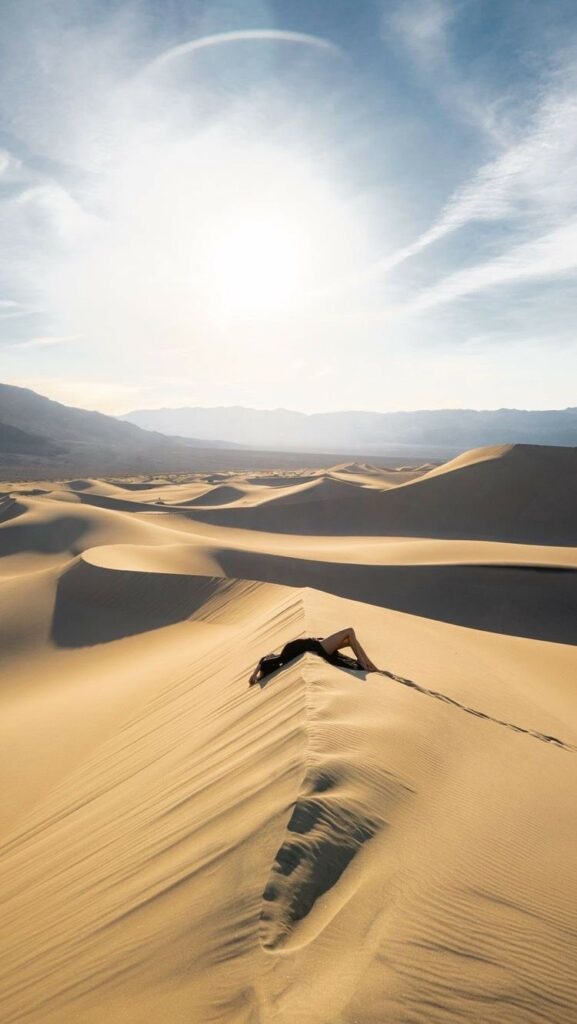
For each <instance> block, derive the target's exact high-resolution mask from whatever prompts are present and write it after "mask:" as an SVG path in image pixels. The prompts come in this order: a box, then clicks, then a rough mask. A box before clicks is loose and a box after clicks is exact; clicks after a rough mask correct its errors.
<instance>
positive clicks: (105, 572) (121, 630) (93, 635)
mask: <svg viewBox="0 0 577 1024" xmlns="http://www.w3.org/2000/svg"><path fill="white" fill-rule="evenodd" d="M222 583H223V581H222V580H221V579H218V578H217V579H215V578H212V577H206V576H179V575H174V574H170V573H156V572H127V571H115V570H111V569H103V568H101V567H100V566H95V565H91V564H89V563H86V562H84V561H82V560H80V561H78V562H76V563H75V564H74V565H73V566H71V567H70V568H69V569H68V570H67V571H66V572H65V573H64V574H63V575H62V576H61V577H60V580H59V582H58V587H57V591H56V600H55V604H54V613H53V618H52V629H51V636H52V640H53V641H54V643H55V644H57V646H58V647H87V646H90V645H92V644H102V643H107V642H109V641H111V640H119V639H121V638H122V637H126V636H134V635H135V634H137V633H145V632H148V631H149V630H151V629H162V627H163V626H171V625H173V624H174V623H175V622H182V621H184V620H185V619H188V618H190V617H191V615H193V614H194V612H195V611H198V610H199V609H200V608H201V607H202V606H203V605H204V604H205V603H206V602H207V601H208V600H209V599H210V598H211V597H212V596H213V595H214V593H215V590H216V589H218V587H220V586H222Z"/></svg>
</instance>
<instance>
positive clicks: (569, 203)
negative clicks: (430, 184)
mask: <svg viewBox="0 0 577 1024" xmlns="http://www.w3.org/2000/svg"><path fill="white" fill-rule="evenodd" d="M576 161H577V94H576V93H574V92H571V93H569V94H568V95H565V96H557V95H554V94H553V95H551V96H547V97H546V98H545V99H544V100H543V102H542V103H541V105H540V108H539V110H538V111H537V114H536V116H535V118H534V121H533V125H532V128H531V130H530V131H529V132H528V133H527V134H526V135H525V137H524V138H522V139H521V141H519V142H518V143H517V144H516V145H513V146H511V147H510V148H508V149H507V150H505V152H504V153H502V154H500V155H499V156H498V157H497V158H496V159H494V160H492V161H490V162H489V163H487V164H485V165H484V166H483V167H481V168H480V170H479V171H477V173H476V174H475V175H474V177H473V179H472V180H471V181H470V182H467V183H466V184H465V185H463V186H461V187H460V188H459V189H457V191H456V192H455V193H454V194H453V196H452V197H451V199H449V201H448V203H447V204H446V205H445V207H444V209H443V210H442V211H441V214H440V216H439V217H438V219H437V220H436V221H435V222H434V223H433V224H432V225H431V227H430V228H428V229H427V231H425V232H424V233H423V234H422V235H420V237H419V238H417V239H416V241H414V242H412V243H411V244H410V245H407V246H405V247H404V248H402V249H400V250H398V251H397V252H396V253H394V254H393V255H392V256H391V257H388V258H387V259H385V260H382V261H380V262H379V263H378V264H377V265H376V266H375V267H374V268H373V271H374V272H375V273H383V272H385V271H388V270H391V269H392V268H393V267H396V266H398V265H399V264H400V263H403V262H405V260H408V259H410V258H411V257H412V256H415V255H417V254H418V253H420V252H422V251H423V250H424V249H426V248H427V247H428V246H429V245H432V244H433V243H434V242H438V241H440V240H441V239H443V238H445V237H446V236H448V235H449V234H451V233H453V232H454V231H458V230H459V229H460V228H462V227H464V226H465V225H467V224H469V223H471V222H472V221H477V222H481V221H486V222H487V221H501V220H514V219H515V218H518V217H520V216H521V215H522V216H524V217H526V218H529V219H531V218H534V219H537V220H538V219H540V218H544V217H547V216H548V217H550V218H553V219H556V218H558V217H559V216H560V215H561V216H564V215H565V214H566V211H567V208H572V207H577V179H576V178H575V163H576Z"/></svg>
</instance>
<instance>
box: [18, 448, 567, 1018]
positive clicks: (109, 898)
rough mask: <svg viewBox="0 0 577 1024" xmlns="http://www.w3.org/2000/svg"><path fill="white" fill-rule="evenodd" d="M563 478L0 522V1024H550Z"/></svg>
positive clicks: (256, 495) (214, 498)
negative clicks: (285, 651) (346, 657)
mask: <svg viewBox="0 0 577 1024" xmlns="http://www.w3.org/2000/svg"><path fill="white" fill-rule="evenodd" d="M575 457H576V453H575V452H573V453H570V454H568V453H567V452H564V453H563V454H562V456H560V457H557V455H556V450H553V451H552V452H548V450H544V451H535V450H534V449H526V448H523V449H522V450H520V451H516V449H515V448H511V447H510V446H509V447H503V448H499V449H491V450H490V451H484V452H483V451H482V452H480V453H479V452H476V453H471V454H470V455H469V456H468V457H466V458H463V459H461V460H460V461H458V460H457V461H458V464H456V463H452V464H449V465H448V466H447V467H445V468H444V471H438V472H437V471H433V473H430V472H429V470H430V467H423V468H422V471H421V473H420V475H419V477H418V478H417V476H416V475H415V470H414V469H413V470H411V469H409V470H407V471H406V475H405V477H402V476H401V474H402V473H403V472H404V471H402V470H401V471H397V470H394V471H393V470H392V471H390V473H387V471H384V470H380V469H378V468H377V469H375V468H374V467H371V466H370V465H365V464H356V463H355V464H344V465H342V464H341V465H339V466H336V467H330V466H329V467H327V469H326V470H325V471H324V472H323V471H315V472H314V473H311V472H310V471H302V472H300V473H295V474H294V475H291V474H290V473H288V472H287V471H284V472H283V473H280V474H270V473H268V474H262V475H259V474H255V473H244V474H230V475H227V476H226V477H225V478H224V479H222V478H212V479H209V478H208V477H207V475H206V474H205V475H204V476H200V475H196V476H194V475H193V476H191V477H190V478H183V477H182V476H179V478H178V479H175V478H171V477H167V478H157V479H155V480H141V481H139V480H137V479H132V480H127V481H124V482H123V481H122V480H114V481H112V480H110V481H105V482H100V481H98V480H95V479H84V478H79V479H77V480H74V481H68V482H60V483H58V484H55V485H52V486H51V485H50V484H46V483H39V484H38V485H37V486H34V485H30V486H29V485H18V486H16V487H11V488H10V489H9V490H7V491H6V493H5V495H4V496H3V497H2V499H0V554H1V556H2V557H1V558H0V573H1V575H0V642H1V645H2V653H3V662H4V671H3V674H2V683H1V686H0V701H1V702H2V714H1V715H0V745H1V747H2V749H3V751H4V760H5V764H4V781H5V785H4V787H3V791H2V795H1V797H0V799H1V801H2V803H1V808H2V814H1V818H2V822H3V834H2V846H1V847H0V865H1V874H2V879H3V882H2V886H1V892H0V934H1V935H2V938H1V940H0V944H1V952H2V955H1V956H0V992H1V993H2V995H1V996H0V1005H1V1007H2V1020H3V1021H6V1024H12V1022H14V1024H15V1022H17V1021H18V1022H20V1021H23V1022H31V1024H67V1022H74V1024H76V1022H77V1021H82V1022H83V1024H84V1022H86V1024H102V1021H103V1020H104V1019H106V1020H107V1021H109V1022H111V1024H160V1022H164V1021H166V1020H170V1021H171V1022H175V1024H185V1022H186V1024H206V1022H216V1021H218V1022H223V1024H294V1022H295V1021H299V1022H300V1021H302V1022H303V1024H336V1022H338V1024H381V1022H383V1021H385V1020H386V1021H387V1022H388V1024H406V1022H407V1021H409V1020H410V1021H412V1022H414V1024H436V1022H439V1024H445V1022H447V1024H448V1022H449V1021H454V1020H459V1021H465V1020H471V1021H475V1022H482V1024H484V1022H487V1024H489V1022H491V1024H493V1022H497V1024H527V1022H528V1024H533V1022H535V1024H537V1022H542V1021H547V1022H553V1024H566V1022H571V1021H577V984H576V981H575V973H574V970H573V966H574V962H575V957H576V955H577V871H576V869H575V858H574V856H573V848H574V837H575V834H576V829H577V810H576V805H575V799H574V793H575V784H576V782H577V716H576V715H575V710H576V700H577V698H576V694H575V683H574V680H575V677H576V669H577V644H576V640H577V633H576V630H575V624H574V623H575V609H576V605H577V592H576V591H575V584H574V583H573V580H574V579H575V569H576V557H575V547H574V546H573V544H572V534H571V532H570V529H569V526H570V514H569V513H570V510H571V508H572V505H571V502H572V501H573V496H572V495H573V491H572V479H573V477H570V476H568V474H569V469H570V468H571V467H573V462H571V458H573V461H575ZM396 473H398V474H399V477H398V483H393V481H392V480H391V479H390V477H393V476H394V475H395V474H396ZM217 476H218V475H217ZM409 477H411V479H409ZM563 487H564V488H565V492H564V493H565V494H566V496H567V497H566V500H565V503H564V504H563V507H562V509H561V513H560V514H559V515H557V511H558V510H559V508H560V502H561V495H562V493H563V490H562V488H563ZM555 488H558V490H555ZM34 492H35V493H34ZM519 494H522V495H527V494H530V495H531V496H532V497H531V503H530V515H527V516H525V518H524V519H523V518H521V517H519V516H518V515H517V525H518V532H517V534H515V535H514V534H513V532H512V530H513V525H514V518H515V515H516V514H517V512H516V510H518V507H519ZM395 496H396V497H395ZM395 502H397V504H396V505H395ZM411 503H413V504H411ZM495 508H497V512H498V516H497V512H495ZM407 509H409V512H407V513H406V510H407ZM405 513H406V514H405ZM427 515H428V516H429V520H428V530H427V529H426V527H427ZM507 516H509V518H507ZM443 517H444V518H443ZM491 517H493V518H491ZM499 517H500V518H499ZM497 518H498V522H499V523H500V524H501V525H500V531H497V532H496V531H495V530H494V529H493V525H492V524H493V523H494V522H496V521H497ZM400 523H402V524H403V528H402V529H401V530H399V528H398V527H399V524H400ZM440 523H444V527H443V530H444V532H441V527H440V525H439V524H440ZM456 523H457V524H458V529H454V528H455V524H456ZM415 524H418V525H419V529H418V530H416V532H415V534H414V535H412V534H411V533H410V527H411V526H412V525H415ZM481 526H482V527H483V528H482V529H481ZM452 530H454V534H453V533H452V532H451V531H452ZM481 533H482V536H479V534H481ZM492 534H495V535H494V536H493V535H492ZM349 624H353V625H354V626H355V628H356V629H357V632H358V634H359V636H360V637H361V639H362V642H363V643H364V644H365V646H366V647H367V649H368V650H369V653H370V655H371V657H372V658H373V659H374V660H375V661H376V663H377V664H378V665H379V667H380V668H382V669H383V672H382V673H369V674H367V673H359V672H351V671H346V670H340V669H337V668H335V667H333V666H331V665H328V664H327V663H326V662H324V661H322V660H320V659H318V658H316V657H315V656H314V655H311V654H307V655H305V656H303V657H301V658H299V659H297V660H296V661H294V662H292V663H291V664H290V665H289V666H287V667H286V668H284V669H283V670H282V671H281V672H280V673H278V674H276V675H274V676H272V677H270V678H269V679H268V680H267V681H266V685H262V686H261V687H254V688H250V689H249V688H248V686H247V683H248V676H249V674H250V672H251V670H252V668H253V667H254V664H255V663H256V661H257V659H258V658H259V657H260V655H261V654H263V653H266V652H267V651H271V650H278V649H279V648H280V647H281V646H282V644H283V643H284V642H286V640H288V639H292V638H293V637H296V636H306V635H313V636H322V635H326V634H328V633H330V632H332V631H334V630H335V629H338V628H342V627H343V626H345V625H349Z"/></svg>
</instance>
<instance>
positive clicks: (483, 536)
mask: <svg viewBox="0 0 577 1024" xmlns="http://www.w3.org/2000/svg"><path fill="white" fill-rule="evenodd" d="M575 479H577V449H573V448H569V449H556V448H545V447H544V448H539V447H537V446H529V445H517V446H516V447H515V448H514V449H513V450H512V451H510V452H508V453H507V454H506V456H504V457H502V458H493V459H487V460H486V461H477V462H473V463H472V464H471V465H464V466H462V467H460V468H458V469H455V470H453V471H450V472H441V473H439V474H437V475H434V476H429V477H423V478H422V479H419V480H415V481H414V482H413V483H409V484H406V485H404V486H401V487H393V488H391V489H389V490H386V491H374V490H371V489H366V488H362V487H358V486H355V485H354V484H346V485H345V484H343V483H341V484H340V489H339V487H338V486H337V487H333V488H332V489H331V488H330V487H329V486H328V484H334V483H335V482H334V481H323V482H322V486H320V487H319V489H318V492H317V490H316V488H315V490H313V491H312V492H309V493H308V494H307V493H306V492H305V493H304V494H303V495H299V494H298V493H297V494H295V495H293V496H292V497H291V498H290V501H289V500H275V499H274V498H271V500H270V501H268V502H266V503H264V504H261V505H258V506H256V507H253V508H243V507H240V508H236V509H222V510H220V509H213V510H208V509H207V510H198V511H196V510H194V512H192V511H191V512H190V513H189V515H190V516H191V517H192V516H194V517H195V518H198V519H202V520H203V521H205V522H207V523H212V524H214V525H216V526H234V527H237V528H240V529H248V530H264V531H267V532H273V533H283V534H284V533H294V534H301V535H316V536H354V535H356V536H362V537H367V536H374V537H385V536H386V537H432V538H448V539H451V540H497V541H511V542H513V543H523V544H547V545H561V546H565V545H567V546H572V545H574V544H577V487H576V486H575V483H574V481H575ZM345 488H346V493H345ZM345 496H346V497H347V500H346V501H344V500H343V501H340V500H339V499H340V498H341V497H345ZM317 499H318V500H317ZM327 499H329V500H327Z"/></svg>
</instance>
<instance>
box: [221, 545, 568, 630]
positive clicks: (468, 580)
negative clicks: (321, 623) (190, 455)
mask: <svg viewBox="0 0 577 1024" xmlns="http://www.w3.org/2000/svg"><path fill="white" fill-rule="evenodd" d="M219 561H220V563H221V566H222V568H223V570H224V572H225V573H226V574H227V575H230V576H235V577H237V578H238V577H245V578H250V579H257V580H262V581H264V582H272V583H281V584H285V585H287V586H292V587H313V588H315V589H317V590H325V591H329V592H330V593H332V594H336V595H337V596H338V597H346V598H349V599H352V600H354V601H364V602H366V603H368V604H374V605H379V606H380V607H383V608H393V609H394V610H395V611H400V612H407V613H408V614H410V615H420V616H423V617H424V618H427V619H438V620H440V621H442V622H451V623H453V624H454V625H458V626H467V627H469V628H472V629H481V630H486V631H488V632H490V633H507V634H509V635H512V636H523V637H529V638H531V639H534V640H549V641H552V642H553V643H563V644H573V645H575V644H577V571H575V570H573V569H548V568H541V567H537V568H533V567H524V566H502V565H496V566H492V565H425V566H420V565H419V566H404V565H401V566H398V565H392V566H390V565H385V566H381V565H356V564H345V563H342V564H335V563H330V562H315V561H312V560H311V561H309V560H306V559H297V558H283V557H280V556H277V555H266V554H260V553H256V552H243V551H241V550H232V549H224V550H221V551H220V552H219Z"/></svg>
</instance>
